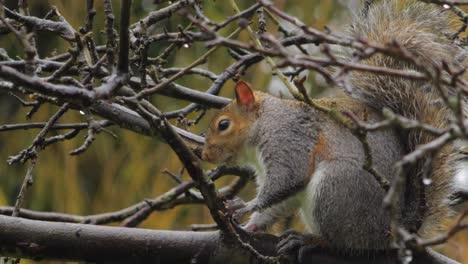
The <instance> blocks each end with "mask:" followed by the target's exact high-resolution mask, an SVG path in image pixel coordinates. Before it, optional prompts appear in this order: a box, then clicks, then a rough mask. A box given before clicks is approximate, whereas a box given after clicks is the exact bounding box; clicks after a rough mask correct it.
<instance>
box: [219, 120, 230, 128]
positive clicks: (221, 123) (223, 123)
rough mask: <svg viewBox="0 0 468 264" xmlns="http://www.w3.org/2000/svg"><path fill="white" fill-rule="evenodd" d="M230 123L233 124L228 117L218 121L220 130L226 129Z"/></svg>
mask: <svg viewBox="0 0 468 264" xmlns="http://www.w3.org/2000/svg"><path fill="white" fill-rule="evenodd" d="M230 124H231V121H229V120H228V119H222V120H221V121H219V123H218V130H219V131H223V130H226V129H227V128H228V127H229V125H230Z"/></svg>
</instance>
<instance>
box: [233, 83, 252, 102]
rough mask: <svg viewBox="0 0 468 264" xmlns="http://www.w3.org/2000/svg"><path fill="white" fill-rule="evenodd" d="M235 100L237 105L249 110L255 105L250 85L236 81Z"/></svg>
mask: <svg viewBox="0 0 468 264" xmlns="http://www.w3.org/2000/svg"><path fill="white" fill-rule="evenodd" d="M236 99H237V104H239V105H241V106H243V107H246V108H247V109H251V107H253V105H254V103H255V97H254V94H253V91H252V89H251V88H250V85H249V84H248V83H247V82H245V81H242V80H241V81H238V82H237V83H236Z"/></svg>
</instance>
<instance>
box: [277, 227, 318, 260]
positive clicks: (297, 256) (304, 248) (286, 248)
mask: <svg viewBox="0 0 468 264" xmlns="http://www.w3.org/2000/svg"><path fill="white" fill-rule="evenodd" d="M325 247H326V243H325V241H324V240H323V239H321V238H320V237H318V236H316V235H313V234H310V233H301V232H297V231H295V230H287V231H285V232H283V233H282V234H281V235H280V242H279V243H278V245H276V250H277V252H278V255H279V256H280V257H282V258H285V259H287V260H290V261H292V262H298V263H303V259H304V257H305V255H306V253H307V252H309V251H311V250H318V249H321V248H325Z"/></svg>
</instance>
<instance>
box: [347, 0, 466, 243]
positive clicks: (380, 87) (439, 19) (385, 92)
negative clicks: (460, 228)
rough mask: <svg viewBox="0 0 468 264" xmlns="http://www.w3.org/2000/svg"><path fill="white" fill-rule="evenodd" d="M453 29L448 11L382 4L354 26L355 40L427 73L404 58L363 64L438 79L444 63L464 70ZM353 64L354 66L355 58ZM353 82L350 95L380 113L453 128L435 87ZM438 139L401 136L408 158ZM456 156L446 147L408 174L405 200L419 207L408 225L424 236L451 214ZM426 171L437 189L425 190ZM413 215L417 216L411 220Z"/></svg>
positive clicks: (403, 81) (401, 81) (360, 76)
mask: <svg viewBox="0 0 468 264" xmlns="http://www.w3.org/2000/svg"><path fill="white" fill-rule="evenodd" d="M450 24H451V20H450V19H449V18H448V12H447V10H443V9H442V8H439V6H437V5H431V4H426V3H422V2H421V1H413V0H409V1H394V0H383V1H378V2H375V3H374V4H372V5H370V7H369V9H368V10H367V11H366V12H365V13H363V14H361V15H360V16H359V17H357V18H356V19H355V20H354V23H353V24H352V26H351V34H352V35H353V36H354V37H359V38H362V39H364V40H366V41H368V42H369V43H371V44H375V45H390V44H391V43H393V42H395V43H398V45H399V46H400V47H402V48H403V50H405V51H407V52H408V54H411V55H410V56H412V58H414V60H416V61H417V64H418V65H419V66H421V67H425V69H422V68H421V67H419V66H417V65H414V64H413V63H411V62H409V61H405V59H403V58H402V57H403V56H401V57H400V58H396V57H394V56H387V55H383V54H380V53H379V54H375V55H373V56H371V57H369V58H367V59H365V60H362V61H361V62H362V63H364V64H367V65H371V66H379V67H388V68H393V69H400V70H407V71H420V72H424V70H427V71H429V72H431V73H432V74H437V73H436V70H435V69H436V68H437V67H439V66H440V65H441V64H442V62H447V63H449V65H452V66H462V65H463V59H464V57H465V54H464V51H463V50H462V49H461V48H460V47H458V46H457V45H455V44H454V43H453V41H452V40H451V39H450V36H453V34H454V33H455V32H454V31H453V30H452V29H451V26H450ZM349 60H352V56H351V55H350V56H349ZM457 60H458V61H457ZM350 79H351V80H350V81H351V84H352V91H351V94H352V95H353V96H354V97H357V98H358V99H359V100H362V101H364V102H365V103H367V104H368V105H369V106H371V107H373V108H375V109H377V110H379V111H380V110H382V108H389V109H391V110H392V111H393V112H395V113H396V114H399V115H402V116H405V117H407V118H410V119H414V120H419V121H421V122H423V123H426V124H430V125H431V126H433V127H436V128H447V127H448V123H449V119H450V117H449V115H450V111H449V109H448V108H447V106H446V105H445V104H444V103H442V102H441V101H440V98H441V97H440V94H439V91H438V89H437V87H436V86H435V85H434V82H432V81H418V80H411V79H408V78H403V77H395V76H390V75H382V74H373V73H368V72H358V71H355V72H353V73H352V74H351V75H350ZM441 88H442V89H444V90H445V92H447V93H448V94H454V92H455V91H454V88H450V87H445V86H442V87H441ZM434 138H435V137H434V136H433V135H431V134H429V133H427V132H424V131H422V130H418V129H415V130H411V131H410V132H404V133H402V140H403V145H404V146H405V147H406V148H407V149H406V151H407V152H408V153H409V152H412V151H414V150H415V149H416V147H417V146H418V145H421V144H426V143H428V142H430V141H432V140H433V139H434ZM455 152H456V151H455V150H454V148H453V146H452V145H446V146H444V147H443V148H442V149H440V151H438V152H437V153H436V154H435V156H434V157H433V159H432V162H430V163H428V161H431V160H429V159H430V158H429V157H425V158H423V159H420V160H419V161H417V162H416V164H415V165H414V167H413V168H412V169H410V170H409V171H408V174H407V178H408V179H409V182H408V184H407V186H412V187H411V189H407V190H406V196H407V197H408V200H413V199H416V200H417V201H418V203H417V205H416V206H414V205H413V206H410V205H407V207H406V214H407V218H413V219H412V220H413V223H409V224H410V225H412V226H413V227H414V228H416V229H419V230H420V231H421V233H422V234H424V233H425V232H426V231H429V230H431V229H432V228H433V227H434V226H435V225H434V224H437V223H438V222H439V220H440V219H441V218H443V217H444V216H446V215H447V214H448V212H449V209H448V208H449V206H448V204H447V201H448V197H449V196H450V195H451V194H452V176H453V175H454V173H455V171H454V170H455V168H456V159H457V157H456V154H455ZM426 156H429V155H426ZM428 166H429V167H428ZM423 167H424V168H425V169H424V170H427V168H429V169H430V173H429V175H428V176H427V177H429V178H430V179H431V180H432V183H431V184H429V185H427V186H423V184H422V177H423V176H422V175H421V174H422V173H421V172H422V171H424V170H423ZM411 212H417V213H418V214H417V215H415V216H410V214H411ZM403 213H404V214H405V212H403ZM421 219H424V220H423V221H421Z"/></svg>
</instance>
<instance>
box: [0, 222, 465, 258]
mask: <svg viewBox="0 0 468 264" xmlns="http://www.w3.org/2000/svg"><path fill="white" fill-rule="evenodd" d="M276 242H277V237H275V236H273V235H265V234H259V235H257V236H256V237H255V238H254V239H252V240H251V241H250V243H252V244H253V245H254V246H255V248H257V249H258V250H259V251H260V252H261V253H262V254H265V255H273V254H275V247H276ZM0 254H1V255H6V256H21V257H24V258H31V259H36V260H40V259H56V260H74V261H87V262H103V261H106V262H120V263H190V261H196V263H223V262H224V263H249V261H251V260H252V258H251V255H250V254H249V252H247V251H244V250H242V249H239V248H237V247H234V246H232V245H230V244H227V243H225V242H224V241H223V239H222V237H221V236H220V235H219V232H188V231H157V230H145V229H138V228H122V227H106V226H94V225H84V224H69V223H54V222H46V221H35V220H27V219H21V218H14V217H9V216H0ZM306 259H307V261H308V262H310V263H330V264H348V263H349V264H354V263H356V264H357V263H384V264H385V263H397V262H396V261H395V260H394V257H393V256H392V255H391V254H390V255H389V256H376V257H375V258H373V259H372V260H369V258H368V257H364V258H362V257H338V256H332V255H327V254H324V253H323V252H322V253H318V252H309V253H307V255H306ZM413 263H416V264H417V263H428V264H430V263H447V264H448V263H456V262H454V261H451V260H449V259H447V258H445V257H443V256H441V255H439V254H437V253H435V252H430V253H429V254H426V253H423V254H418V255H417V256H415V259H414V261H413Z"/></svg>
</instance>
